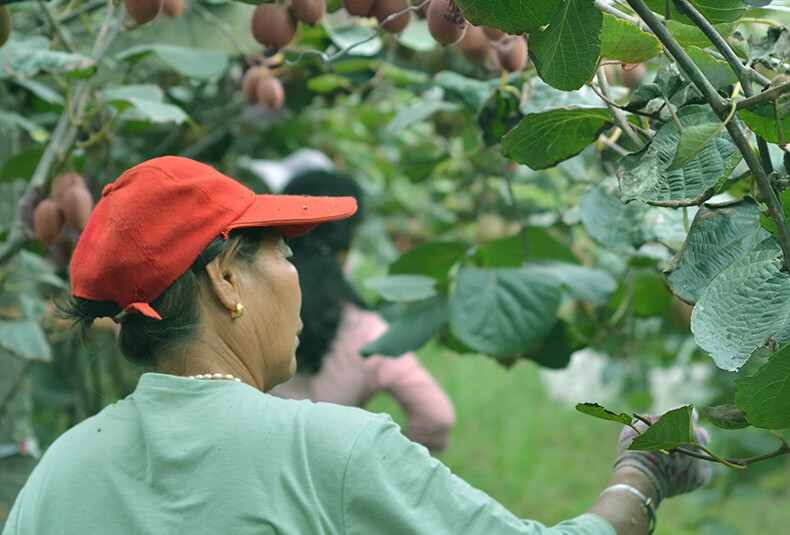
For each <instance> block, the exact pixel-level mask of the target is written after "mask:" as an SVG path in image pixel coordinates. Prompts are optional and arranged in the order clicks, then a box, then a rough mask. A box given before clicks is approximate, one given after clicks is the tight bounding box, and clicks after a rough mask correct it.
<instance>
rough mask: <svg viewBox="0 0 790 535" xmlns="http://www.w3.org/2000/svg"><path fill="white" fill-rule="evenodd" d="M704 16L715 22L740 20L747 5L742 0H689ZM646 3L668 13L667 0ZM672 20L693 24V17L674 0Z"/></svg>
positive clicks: (671, 3) (646, 0)
mask: <svg viewBox="0 0 790 535" xmlns="http://www.w3.org/2000/svg"><path fill="white" fill-rule="evenodd" d="M689 1H690V3H691V5H692V6H694V7H695V8H697V11H699V12H700V13H701V14H702V16H703V17H705V18H706V19H707V20H708V21H709V22H712V23H713V24H718V23H720V22H735V21H738V20H739V19H740V18H741V17H742V16H743V15H744V13H746V5H744V3H743V2H742V1H741V0H689ZM645 3H646V4H647V5H648V6H649V7H650V9H652V10H653V11H654V12H656V13H658V14H659V15H662V16H663V15H665V14H666V4H667V2H666V0H645ZM669 5H670V10H671V11H670V13H671V19H672V20H679V21H682V22H683V23H684V24H692V22H691V19H689V18H688V17H686V16H685V15H681V14H680V13H679V12H678V9H677V8H676V7H675V5H674V3H673V2H669Z"/></svg>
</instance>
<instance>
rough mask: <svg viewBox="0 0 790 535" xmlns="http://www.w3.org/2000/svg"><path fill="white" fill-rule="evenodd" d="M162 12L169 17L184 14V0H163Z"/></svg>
mask: <svg viewBox="0 0 790 535" xmlns="http://www.w3.org/2000/svg"><path fill="white" fill-rule="evenodd" d="M162 11H164V12H165V15H167V16H168V17H178V16H180V15H181V13H183V12H184V0H162Z"/></svg>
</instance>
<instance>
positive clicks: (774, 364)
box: [735, 345, 790, 429]
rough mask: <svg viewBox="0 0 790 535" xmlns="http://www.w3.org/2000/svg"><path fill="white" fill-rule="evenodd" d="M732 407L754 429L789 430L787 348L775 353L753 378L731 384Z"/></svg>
mask: <svg viewBox="0 0 790 535" xmlns="http://www.w3.org/2000/svg"><path fill="white" fill-rule="evenodd" d="M735 403H736V405H737V406H738V409H740V410H741V411H743V412H744V413H745V414H746V420H747V421H748V422H749V423H750V424H752V425H753V426H755V427H762V428H765V429H783V428H785V427H790V345H786V346H784V347H783V348H781V349H780V350H779V351H777V352H776V353H775V354H774V355H773V356H772V357H771V358H770V359H769V360H768V362H766V363H765V365H763V367H762V368H760V369H759V370H758V371H757V373H755V374H754V375H750V376H748V377H744V378H743V379H737V380H736V381H735Z"/></svg>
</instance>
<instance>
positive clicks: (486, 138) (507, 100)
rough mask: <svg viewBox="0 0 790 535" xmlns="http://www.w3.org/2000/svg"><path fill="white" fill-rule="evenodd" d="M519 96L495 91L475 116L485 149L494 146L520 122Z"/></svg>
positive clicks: (498, 90) (506, 91)
mask: <svg viewBox="0 0 790 535" xmlns="http://www.w3.org/2000/svg"><path fill="white" fill-rule="evenodd" d="M520 100H521V98H520V96H519V95H518V94H517V93H515V92H513V91H509V90H507V89H497V90H496V91H495V92H494V93H493V94H492V95H491V96H489V97H488V99H486V101H485V102H484V103H483V106H482V107H481V108H480V111H479V112H478V114H477V123H478V124H479V125H480V130H481V131H482V135H483V142H484V143H485V144H486V146H487V147H490V146H492V145H496V144H497V143H499V141H500V140H501V139H502V136H504V135H505V134H506V133H507V132H508V131H509V130H510V129H512V128H513V127H514V126H516V124H518V122H519V121H520V120H521V118H522V115H521V112H519V102H520Z"/></svg>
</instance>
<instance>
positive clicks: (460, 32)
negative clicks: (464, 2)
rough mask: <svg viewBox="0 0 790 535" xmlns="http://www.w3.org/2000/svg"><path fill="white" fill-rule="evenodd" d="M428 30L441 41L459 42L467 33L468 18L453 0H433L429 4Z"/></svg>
mask: <svg viewBox="0 0 790 535" xmlns="http://www.w3.org/2000/svg"><path fill="white" fill-rule="evenodd" d="M427 18H428V31H429V32H430V34H431V36H432V37H433V38H434V39H436V41H438V42H439V43H442V44H444V45H451V44H453V43H457V42H458V41H460V40H461V38H462V37H463V36H464V34H465V33H466V27H467V24H466V20H465V19H464V17H463V15H461V10H459V9H458V6H456V5H455V2H453V1H452V0H431V3H430V5H429V6H428V17H427Z"/></svg>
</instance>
